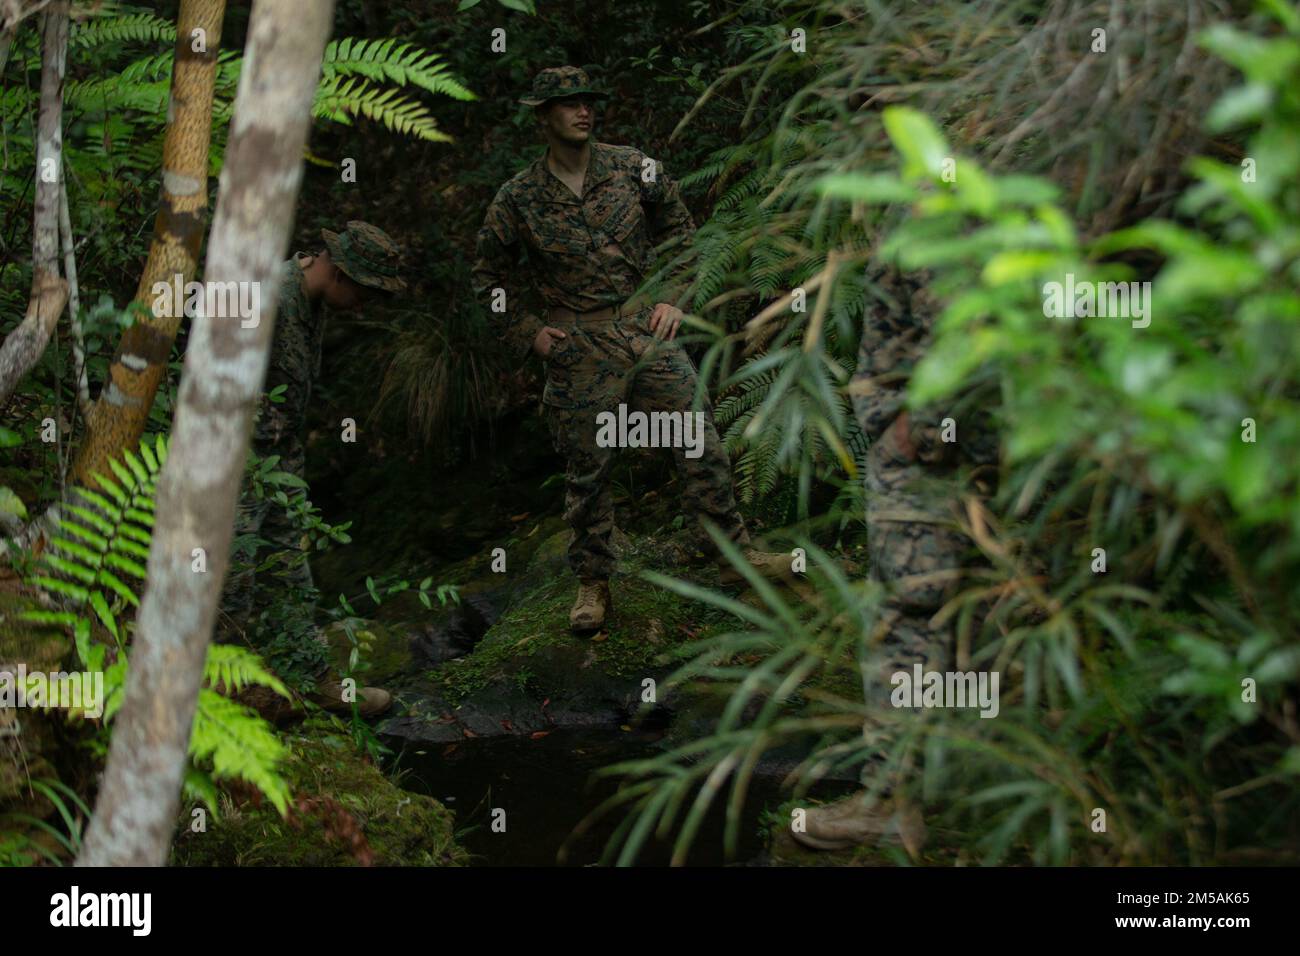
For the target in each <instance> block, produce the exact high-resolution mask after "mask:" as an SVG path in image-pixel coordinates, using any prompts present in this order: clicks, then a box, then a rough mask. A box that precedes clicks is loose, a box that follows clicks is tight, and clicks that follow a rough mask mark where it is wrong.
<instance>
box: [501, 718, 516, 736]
mask: <svg viewBox="0 0 1300 956" xmlns="http://www.w3.org/2000/svg"><path fill="white" fill-rule="evenodd" d="M501 727H502V729H504V730H505V732H506V733H508V734H513V733H514V732H515V725H514V724H512V723H510V721H508V720H503V721H501Z"/></svg>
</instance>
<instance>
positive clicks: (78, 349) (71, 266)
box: [59, 177, 91, 416]
mask: <svg viewBox="0 0 1300 956" xmlns="http://www.w3.org/2000/svg"><path fill="white" fill-rule="evenodd" d="M59 244H60V245H61V246H62V247H63V274H64V275H65V276H66V277H67V281H68V323H69V325H70V326H71V328H72V370H73V372H74V373H75V374H76V376H77V408H78V409H79V410H80V411H81V414H82V415H83V416H87V415H89V414H90V407H91V406H90V381H89V379H88V378H87V377H86V337H85V335H84V334H82V330H81V290H80V289H79V287H78V285H77V247H76V245H75V244H74V243H73V238H72V211H71V210H70V209H69V208H68V180H67V177H64V178H63V179H62V180H61V181H60V182H59Z"/></svg>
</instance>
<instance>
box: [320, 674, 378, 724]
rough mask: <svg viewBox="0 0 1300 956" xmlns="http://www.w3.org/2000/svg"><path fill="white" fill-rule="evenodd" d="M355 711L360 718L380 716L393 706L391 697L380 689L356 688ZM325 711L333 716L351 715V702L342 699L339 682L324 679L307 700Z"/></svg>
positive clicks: (341, 687) (341, 689)
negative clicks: (333, 714)
mask: <svg viewBox="0 0 1300 956" xmlns="http://www.w3.org/2000/svg"><path fill="white" fill-rule="evenodd" d="M356 694H357V697H356V700H357V710H358V712H359V713H360V714H361V716H362V717H374V716H376V715H378V714H382V713H383V712H384V711H386V710H387V709H388V708H389V707H391V706H392V704H393V695H392V694H390V693H388V691H386V690H384V689H383V688H382V687H358V688H357V691H356ZM309 699H310V700H311V702H312V703H314V704H317V705H318V706H320V707H323V708H325V710H328V711H330V712H331V713H335V714H350V713H352V703H351V701H348V700H344V698H343V684H342V682H341V681H336V680H332V679H330V678H328V677H326V678H324V679H323V680H321V681H320V683H318V684H317V685H316V690H315V692H314V693H313V694H312V695H311V697H310V698H309Z"/></svg>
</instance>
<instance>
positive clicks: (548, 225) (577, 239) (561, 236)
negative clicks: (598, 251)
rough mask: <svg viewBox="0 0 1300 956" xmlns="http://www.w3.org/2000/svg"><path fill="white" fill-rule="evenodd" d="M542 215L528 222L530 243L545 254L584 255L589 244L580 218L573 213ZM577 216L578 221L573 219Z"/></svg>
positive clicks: (560, 255) (562, 255) (544, 213)
mask: <svg viewBox="0 0 1300 956" xmlns="http://www.w3.org/2000/svg"><path fill="white" fill-rule="evenodd" d="M547 212H549V211H544V212H543V214H542V215H539V216H537V217H536V218H535V219H530V220H529V222H528V224H527V225H528V232H529V238H530V240H531V243H530V245H534V246H536V247H537V248H538V249H539V250H540V251H541V252H542V253H543V255H546V256H559V257H565V256H585V255H586V254H587V250H588V248H589V247H590V245H591V240H590V239H589V238H588V236H587V229H586V227H585V226H584V225H583V224H582V221H581V218H578V217H575V216H574V214H573V213H569V212H567V211H566V212H565V213H563V214H558V215H557V214H550V215H547V214H546V213H547ZM575 218H577V219H578V221H576V222H575V221H574V219H575Z"/></svg>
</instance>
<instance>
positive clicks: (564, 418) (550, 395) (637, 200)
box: [474, 143, 749, 579]
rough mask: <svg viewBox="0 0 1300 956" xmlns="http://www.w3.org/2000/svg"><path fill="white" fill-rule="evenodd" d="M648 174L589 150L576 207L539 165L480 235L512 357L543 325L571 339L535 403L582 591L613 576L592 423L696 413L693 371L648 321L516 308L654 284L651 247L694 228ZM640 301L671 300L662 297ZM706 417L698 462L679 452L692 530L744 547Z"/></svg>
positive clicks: (609, 451)
mask: <svg viewBox="0 0 1300 956" xmlns="http://www.w3.org/2000/svg"><path fill="white" fill-rule="evenodd" d="M647 168H649V167H648V166H647V165H646V164H645V155H644V154H643V153H642V152H640V151H639V150H636V149H632V148H630V147H625V146H609V145H606V144H603V143H595V144H593V145H592V153H591V159H590V164H589V165H588V167H587V173H586V178H585V179H584V182H583V195H582V198H581V199H580V198H578V197H577V196H575V195H574V194H573V191H572V190H570V189H569V187H568V186H566V185H565V184H564V183H563V182H561V181H560V180H559V178H557V177H556V176H555V175H554V174H552V173H551V171H550V170H549V169H548V168H547V166H546V158H545V156H543V157H542V158H540V159H538V160H537V161H536V162H534V163H532V164H531V165H530V166H528V168H526V169H525V170H524V171H523V172H521V173H519V174H518V175H517V176H515V177H514V178H513V179H511V180H510V181H509V182H507V183H506V184H505V185H504V186H502V187H501V189H500V190H499V191H498V192H497V195H496V198H495V199H494V200H493V201H492V204H491V206H490V207H489V208H488V211H487V215H486V218H485V220H484V223H483V228H482V229H481V230H480V231H479V235H478V262H477V263H476V264H475V267H474V287H475V291H476V292H477V294H478V295H479V297H480V299H481V300H482V301H483V302H484V303H485V304H486V305H487V306H488V307H489V310H490V308H491V302H492V295H493V290H494V289H498V288H502V289H505V290H506V304H507V310H506V312H505V313H504V314H501V315H499V316H498V315H496V314H493V317H494V320H496V321H497V323H498V325H497V328H498V333H499V335H500V336H501V338H502V339H503V341H505V342H507V343H508V346H509V347H510V348H511V349H512V351H514V352H515V353H517V354H519V355H520V356H522V355H523V354H525V353H526V352H527V350H528V349H530V348H531V347H532V343H533V339H534V338H535V337H536V335H537V332H538V331H539V330H540V329H541V328H542V326H544V325H551V326H554V327H557V328H561V329H563V330H564V331H565V332H566V333H567V338H565V339H563V340H560V341H558V342H556V343H555V344H554V346H553V347H552V352H551V355H550V357H549V358H548V360H547V362H546V389H545V393H544V395H543V404H544V405H545V408H546V414H547V421H548V424H549V426H550V429H551V435H552V437H553V439H554V441H555V446H556V449H557V450H558V451H559V452H560V453H561V454H563V455H564V457H565V459H566V460H567V463H568V465H567V470H566V476H565V477H566V481H565V518H566V520H567V521H568V523H569V525H570V527H572V528H573V530H574V539H573V542H572V544H571V545H570V548H569V565H570V567H572V568H573V570H574V572H576V573H577V575H578V576H579V577H580V578H586V579H603V578H608V577H609V576H610V574H612V573H613V570H614V566H615V560H614V552H613V550H612V541H611V538H612V534H613V529H614V508H613V501H612V498H611V495H610V492H609V487H608V485H609V473H610V468H611V466H612V463H613V456H614V452H615V451H616V449H613V448H600V447H598V446H597V444H596V432H597V422H596V417H597V415H598V414H599V413H600V412H603V411H610V412H614V411H616V410H617V407H618V405H619V404H620V403H624V402H626V403H627V404H628V406H629V407H630V408H633V409H639V410H642V411H646V412H649V411H672V412H689V411H693V409H692V402H693V400H694V396H695V383H696V371H695V366H694V365H693V363H692V362H691V360H690V357H689V356H688V355H687V354H686V352H685V350H684V349H683V348H682V347H681V345H679V344H678V343H677V342H661V341H658V340H656V339H655V337H654V335H653V334H652V333H651V332H650V330H649V325H648V323H649V318H650V312H651V310H650V309H649V308H641V309H637V310H632V311H628V312H624V313H622V314H621V315H616V316H614V317H612V318H609V319H606V320H604V321H601V322H590V321H585V320H583V319H581V318H580V319H579V320H578V321H577V322H576V323H575V322H572V321H570V322H560V321H548V320H546V319H544V317H543V316H541V315H538V314H537V313H535V312H531V311H527V310H524V309H522V308H521V307H520V303H521V302H522V300H523V295H524V294H525V291H526V290H528V289H529V288H530V287H531V288H532V289H533V290H534V291H536V292H537V293H538V294H539V295H540V297H541V299H542V301H543V303H544V304H545V305H546V306H547V307H549V308H560V309H567V310H571V311H572V312H576V313H583V312H591V311H594V310H600V309H604V308H606V307H608V306H612V305H620V304H622V303H625V302H626V301H627V300H629V299H631V298H632V297H633V294H634V293H637V292H638V289H639V287H640V286H641V285H642V282H643V280H644V279H645V277H646V276H647V275H648V274H650V273H651V272H652V270H653V268H654V266H655V261H656V247H657V246H660V247H662V246H675V245H676V244H677V243H684V242H686V241H688V240H689V239H690V236H691V234H692V233H693V231H694V224H693V223H692V222H691V217H690V213H689V212H687V210H686V207H685V206H684V205H683V204H682V201H681V198H680V195H679V193H678V190H677V186H676V184H675V183H674V182H673V181H672V180H671V179H669V178H668V176H666V175H665V174H664V173H663V171H662V169H660V168H658V167H657V166H656V170H655V177H654V181H653V182H645V181H644V180H643V178H642V170H643V169H647ZM642 295H643V296H644V295H645V293H643V294H642ZM638 298H641V297H638ZM646 300H647V301H651V302H656V301H669V302H671V301H673V300H674V297H671V294H670V293H668V292H660V293H659V294H657V295H652V296H648V297H647V299H646ZM701 410H702V411H703V412H704V413H705V422H706V426H705V444H704V450H703V454H702V455H701V456H700V457H699V458H696V459H688V458H686V457H685V455H684V449H674V452H675V454H676V457H677V463H678V468H679V471H680V473H681V475H682V478H683V482H684V489H683V491H684V500H685V501H686V502H687V505H688V507H690V508H691V509H693V510H694V511H695V512H696V514H697V516H698V517H700V518H702V519H703V518H707V519H709V520H711V521H713V522H714V523H715V524H717V525H718V526H719V528H720V529H721V530H722V531H723V532H724V533H725V534H727V535H728V536H729V537H730V538H731V539H732V540H733V541H735V542H736V543H737V544H739V545H742V546H743V545H747V544H748V542H749V536H748V534H747V533H746V531H745V526H744V522H743V520H742V519H741V517H740V515H739V513H738V512H737V511H736V504H735V498H734V494H733V492H732V487H731V465H730V462H729V461H728V459H727V453H726V450H725V449H724V448H723V446H722V443H721V441H720V440H719V439H718V435H717V431H716V429H715V428H714V425H713V413H712V409H710V408H708V407H707V406H706V407H705V408H703V409H701ZM698 541H699V544H700V547H701V548H702V550H704V551H705V552H706V553H713V552H714V551H715V550H716V549H715V548H714V547H713V542H712V541H711V540H710V539H709V538H708V536H707V535H705V534H700V535H699V536H698Z"/></svg>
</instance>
